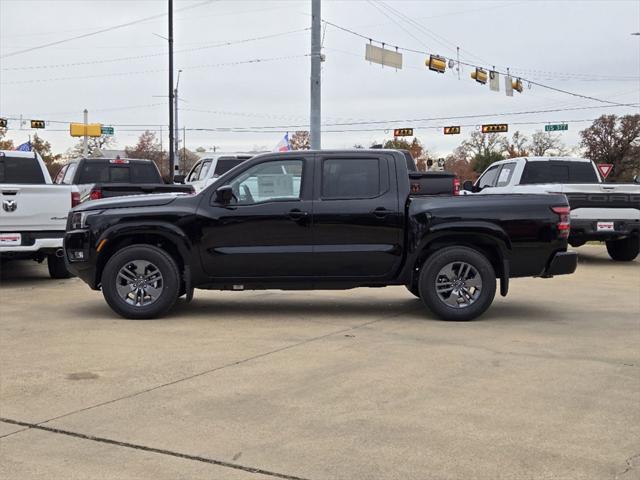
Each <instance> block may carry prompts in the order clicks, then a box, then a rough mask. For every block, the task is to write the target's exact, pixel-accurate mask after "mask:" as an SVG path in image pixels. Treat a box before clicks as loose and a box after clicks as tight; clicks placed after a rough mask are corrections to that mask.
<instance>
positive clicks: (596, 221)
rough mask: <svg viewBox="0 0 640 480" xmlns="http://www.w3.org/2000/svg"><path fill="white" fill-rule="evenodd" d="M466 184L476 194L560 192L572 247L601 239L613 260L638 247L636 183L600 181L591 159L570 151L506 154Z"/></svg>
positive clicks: (639, 217)
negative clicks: (570, 154)
mask: <svg viewBox="0 0 640 480" xmlns="http://www.w3.org/2000/svg"><path fill="white" fill-rule="evenodd" d="M464 190H465V191H466V192H471V193H480V194H506V193H564V194H565V195H566V196H567V198H568V199H569V205H570V206H571V236H570V237H569V243H570V244H571V245H572V246H574V247H579V246H580V245H584V243H586V242H587V241H590V240H600V241H604V242H605V243H606V245H607V251H608V252H609V256H610V257H611V258H612V259H613V260H618V261H631V260H634V259H635V258H636V257H637V256H638V252H639V251H640V185H637V184H633V183H629V184H621V183H604V182H603V181H602V178H601V177H600V173H599V172H598V169H597V167H596V166H595V164H594V163H593V162H592V161H591V160H587V159H585V158H570V157H523V158H510V159H508V160H502V161H499V162H496V163H493V164H491V165H490V166H489V168H487V169H486V170H485V171H484V173H483V174H482V175H481V176H480V177H479V178H478V180H477V181H476V182H475V184H473V185H472V184H471V182H465V185H464Z"/></svg>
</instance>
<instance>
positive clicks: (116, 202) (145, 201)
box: [73, 193, 188, 212]
mask: <svg viewBox="0 0 640 480" xmlns="http://www.w3.org/2000/svg"><path fill="white" fill-rule="evenodd" d="M187 195H188V194H186V193H158V194H150V195H127V196H123V197H112V198H103V199H100V200H90V201H88V202H83V203H81V204H80V205H78V206H77V207H76V208H74V209H73V211H74V212H82V211H86V210H106V209H109V208H131V207H159V206H162V205H167V204H169V203H171V202H173V201H174V200H175V199H176V198H178V197H185V196H187Z"/></svg>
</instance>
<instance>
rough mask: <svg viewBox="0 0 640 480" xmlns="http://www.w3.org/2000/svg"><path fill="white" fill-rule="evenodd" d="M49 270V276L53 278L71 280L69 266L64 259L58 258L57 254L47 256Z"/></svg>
mask: <svg viewBox="0 0 640 480" xmlns="http://www.w3.org/2000/svg"><path fill="white" fill-rule="evenodd" d="M47 268H48V269H49V276H50V277H51V278H71V277H72V275H71V272H69V270H67V266H66V265H65V264H64V258H63V257H58V256H56V255H55V254H53V253H52V254H49V255H47Z"/></svg>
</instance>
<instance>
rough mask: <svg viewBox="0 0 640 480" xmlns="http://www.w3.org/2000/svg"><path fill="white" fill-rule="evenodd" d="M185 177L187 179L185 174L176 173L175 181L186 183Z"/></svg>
mask: <svg viewBox="0 0 640 480" xmlns="http://www.w3.org/2000/svg"><path fill="white" fill-rule="evenodd" d="M184 179H185V176H184V175H174V177H173V181H174V183H183V184H184Z"/></svg>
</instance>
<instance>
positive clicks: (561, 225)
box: [551, 206, 571, 238]
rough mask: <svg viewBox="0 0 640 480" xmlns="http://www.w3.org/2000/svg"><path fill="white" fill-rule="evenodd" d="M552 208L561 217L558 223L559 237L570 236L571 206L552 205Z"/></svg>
mask: <svg viewBox="0 0 640 480" xmlns="http://www.w3.org/2000/svg"><path fill="white" fill-rule="evenodd" d="M551 210H552V211H553V213H555V214H557V215H558V217H560V218H559V219H558V223H557V224H556V228H557V230H558V238H569V233H570V232H571V215H570V212H571V209H570V208H569V207H565V206H562V207H551Z"/></svg>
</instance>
